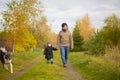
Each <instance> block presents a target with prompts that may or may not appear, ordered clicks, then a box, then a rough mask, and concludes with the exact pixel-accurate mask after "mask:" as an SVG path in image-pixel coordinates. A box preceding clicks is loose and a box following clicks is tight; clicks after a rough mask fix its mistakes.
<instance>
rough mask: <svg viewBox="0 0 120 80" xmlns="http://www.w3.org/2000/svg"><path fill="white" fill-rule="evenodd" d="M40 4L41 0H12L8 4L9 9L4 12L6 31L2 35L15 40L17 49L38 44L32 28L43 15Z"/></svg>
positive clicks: (21, 49)
mask: <svg viewBox="0 0 120 80" xmlns="http://www.w3.org/2000/svg"><path fill="white" fill-rule="evenodd" d="M39 5H40V2H39V0H12V1H11V2H10V3H8V4H7V6H8V10H6V11H5V12H3V14H2V15H3V20H4V21H3V23H2V24H3V26H4V32H2V33H1V35H4V36H3V37H4V38H6V39H11V40H13V41H14V43H15V50H16V51H18V50H20V51H24V50H28V49H30V48H34V47H35V46H36V44H37V42H36V39H35V38H34V36H33V34H32V32H31V31H30V28H34V27H35V26H36V21H37V20H39V17H40V15H41V12H42V7H38V6H39ZM33 23H34V24H33ZM18 48H19V49H18Z"/></svg>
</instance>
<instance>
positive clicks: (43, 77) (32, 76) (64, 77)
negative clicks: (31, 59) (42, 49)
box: [15, 52, 68, 80]
mask: <svg viewBox="0 0 120 80" xmlns="http://www.w3.org/2000/svg"><path fill="white" fill-rule="evenodd" d="M15 80H68V73H67V71H66V70H65V69H64V68H63V66H62V63H61V59H60V55H59V53H58V52H54V64H46V60H45V59H43V60H41V61H40V63H39V64H37V65H36V66H34V67H33V68H32V69H30V70H29V71H28V72H26V73H25V74H23V75H22V76H20V77H18V78H17V79H15Z"/></svg>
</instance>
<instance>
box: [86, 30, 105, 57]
mask: <svg viewBox="0 0 120 80" xmlns="http://www.w3.org/2000/svg"><path fill="white" fill-rule="evenodd" d="M84 49H85V50H87V53H88V54H91V55H103V54H105V42H104V39H103V37H102V35H100V34H99V32H97V33H95V35H93V36H91V37H90V39H89V41H88V42H87V43H86V44H85V45H84Z"/></svg>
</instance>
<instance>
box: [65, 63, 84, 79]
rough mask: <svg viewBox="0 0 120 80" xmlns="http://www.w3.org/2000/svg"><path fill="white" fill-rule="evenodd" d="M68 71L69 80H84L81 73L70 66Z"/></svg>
mask: <svg viewBox="0 0 120 80" xmlns="http://www.w3.org/2000/svg"><path fill="white" fill-rule="evenodd" d="M66 70H67V72H68V73H69V78H68V79H69V80H83V79H82V77H81V76H80V73H78V72H77V71H76V70H75V69H74V68H73V67H72V66H71V65H70V64H68V65H67V68H66Z"/></svg>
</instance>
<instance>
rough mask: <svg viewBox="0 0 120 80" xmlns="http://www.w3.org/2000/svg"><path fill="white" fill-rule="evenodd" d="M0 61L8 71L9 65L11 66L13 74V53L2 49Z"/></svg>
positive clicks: (0, 49)
mask: <svg viewBox="0 0 120 80" xmlns="http://www.w3.org/2000/svg"><path fill="white" fill-rule="evenodd" d="M0 60H1V62H2V64H3V68H4V69H6V70H8V66H7V64H10V72H11V73H13V65H12V53H11V52H10V51H7V50H6V49H5V48H0Z"/></svg>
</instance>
